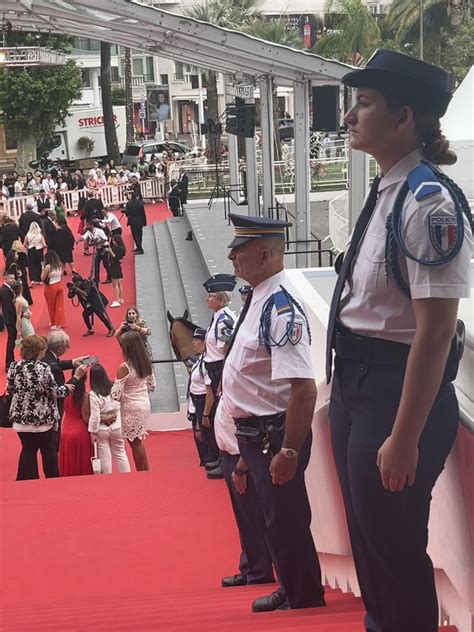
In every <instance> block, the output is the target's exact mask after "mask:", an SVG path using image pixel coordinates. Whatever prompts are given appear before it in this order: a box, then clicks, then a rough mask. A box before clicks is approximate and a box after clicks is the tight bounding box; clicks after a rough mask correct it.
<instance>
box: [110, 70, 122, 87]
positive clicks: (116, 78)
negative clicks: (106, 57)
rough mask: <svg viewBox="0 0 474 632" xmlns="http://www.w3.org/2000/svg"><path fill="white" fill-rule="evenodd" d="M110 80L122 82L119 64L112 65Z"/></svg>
mask: <svg viewBox="0 0 474 632" xmlns="http://www.w3.org/2000/svg"><path fill="white" fill-rule="evenodd" d="M110 80H111V81H112V83H120V75H119V69H118V66H111V67H110Z"/></svg>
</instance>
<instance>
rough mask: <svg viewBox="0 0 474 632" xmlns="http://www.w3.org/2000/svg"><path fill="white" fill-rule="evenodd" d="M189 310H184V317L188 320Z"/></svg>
mask: <svg viewBox="0 0 474 632" xmlns="http://www.w3.org/2000/svg"><path fill="white" fill-rule="evenodd" d="M188 316H189V312H188V310H187V309H185V310H184V314H183V318H184V320H188Z"/></svg>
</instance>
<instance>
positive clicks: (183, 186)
mask: <svg viewBox="0 0 474 632" xmlns="http://www.w3.org/2000/svg"><path fill="white" fill-rule="evenodd" d="M180 172H181V173H180V176H179V179H178V188H179V201H180V202H181V214H183V213H184V205H185V204H187V203H188V186H189V178H188V174H187V173H186V171H185V169H184V167H181V169H180Z"/></svg>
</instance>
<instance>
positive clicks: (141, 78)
mask: <svg viewBox="0 0 474 632" xmlns="http://www.w3.org/2000/svg"><path fill="white" fill-rule="evenodd" d="M152 83H155V76H154V75H138V76H136V77H132V88H139V87H141V86H143V85H146V84H152ZM112 84H113V85H115V86H120V87H121V88H125V77H118V78H115V79H113V80H112Z"/></svg>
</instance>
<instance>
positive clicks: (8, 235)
mask: <svg viewBox="0 0 474 632" xmlns="http://www.w3.org/2000/svg"><path fill="white" fill-rule="evenodd" d="M2 235H3V245H2V247H3V254H4V256H5V257H6V256H7V253H8V251H9V250H11V247H12V245H13V242H14V241H16V240H17V239H20V229H19V227H18V224H17V223H16V222H15V221H14V220H12V218H11V217H6V218H5V219H4V220H3V231H2Z"/></svg>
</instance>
